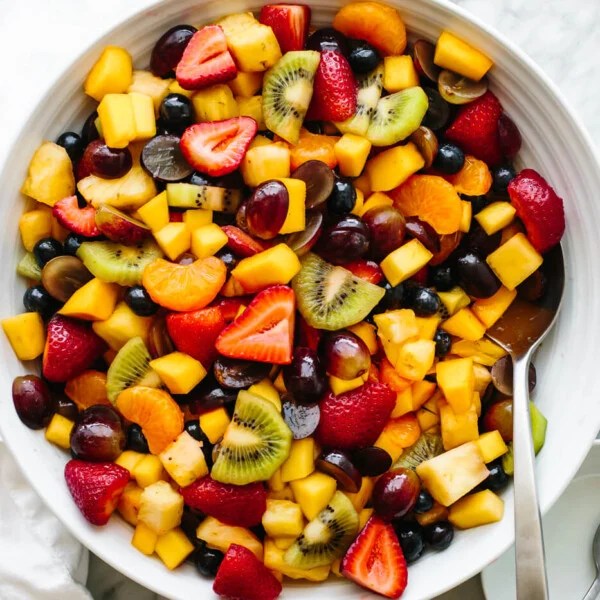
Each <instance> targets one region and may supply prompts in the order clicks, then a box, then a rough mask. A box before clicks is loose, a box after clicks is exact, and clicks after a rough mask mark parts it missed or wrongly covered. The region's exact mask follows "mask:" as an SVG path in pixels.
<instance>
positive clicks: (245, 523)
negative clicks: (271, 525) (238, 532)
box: [180, 475, 267, 527]
mask: <svg viewBox="0 0 600 600" xmlns="http://www.w3.org/2000/svg"><path fill="white" fill-rule="evenodd" d="M180 491H181V495H182V496H183V501H184V502H185V503H186V504H187V505H188V506H189V507H190V508H194V509H196V510H199V511H202V512H203V513H204V514H205V515H210V516H211V517H215V518H216V519H219V521H222V522H223V523H226V524H227V525H234V526H237V527H254V526H255V525H260V522H261V519H262V516H263V515H264V513H265V511H266V510H267V491H266V490H265V486H264V485H263V484H262V483H249V484H248V485H232V484H229V483H220V482H218V481H215V480H214V479H213V478H212V477H210V475H207V476H206V477H202V478H201V479H197V480H196V481H194V483H192V484H191V485H188V486H187V487H184V488H182V489H181V490H180Z"/></svg>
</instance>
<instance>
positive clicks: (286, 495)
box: [269, 483, 296, 502]
mask: <svg viewBox="0 0 600 600" xmlns="http://www.w3.org/2000/svg"><path fill="white" fill-rule="evenodd" d="M269 498H270V499H271V500H288V501H289V502H296V498H294V492H292V488H291V487H290V485H289V484H287V483H286V484H284V486H283V487H282V488H281V489H280V490H277V491H275V490H271V491H270V492H269Z"/></svg>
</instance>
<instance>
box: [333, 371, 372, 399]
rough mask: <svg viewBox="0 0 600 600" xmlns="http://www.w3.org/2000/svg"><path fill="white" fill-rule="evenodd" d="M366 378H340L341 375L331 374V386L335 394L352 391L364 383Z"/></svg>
mask: <svg viewBox="0 0 600 600" xmlns="http://www.w3.org/2000/svg"><path fill="white" fill-rule="evenodd" d="M365 381H366V378H365V377H364V376H361V377H355V378H354V379H340V378H339V377H334V376H333V375H330V376H329V387H330V388H331V391H332V392H333V393H334V395H335V396H339V395H340V394H345V393H346V392H351V391H352V390H355V389H357V388H359V387H360V386H361V385H364V384H365Z"/></svg>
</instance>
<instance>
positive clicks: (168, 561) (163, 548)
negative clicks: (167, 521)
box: [155, 528, 194, 570]
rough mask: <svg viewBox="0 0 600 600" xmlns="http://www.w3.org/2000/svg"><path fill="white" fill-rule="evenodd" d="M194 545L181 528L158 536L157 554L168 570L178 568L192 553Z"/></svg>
mask: <svg viewBox="0 0 600 600" xmlns="http://www.w3.org/2000/svg"><path fill="white" fill-rule="evenodd" d="M193 551H194V545H193V544H192V542H190V540H188V539H187V536H186V535H185V533H183V531H182V530H181V529H179V528H177V529H173V530H172V531H167V533H164V534H163V535H160V536H158V539H157V540H156V547H155V552H156V554H157V555H158V558H160V560H162V561H163V563H164V564H165V565H166V567H167V568H168V569H171V570H173V569H174V568H175V567H178V566H179V565H180V564H181V563H182V562H183V561H184V560H185V559H186V558H187V557H188V556H189V555H190V554H191V553H192V552H193Z"/></svg>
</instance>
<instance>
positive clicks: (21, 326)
mask: <svg viewBox="0 0 600 600" xmlns="http://www.w3.org/2000/svg"><path fill="white" fill-rule="evenodd" d="M2 329H4V333H5V334H6V337H7V338H8V341H9V342H10V345H11V346H12V349H13V351H14V353H15V354H16V355H17V358H19V359H20V360H33V359H34V358H37V357H38V356H40V355H41V354H42V352H43V351H44V344H45V343H46V327H45V326H44V322H43V321H42V317H41V316H40V313H38V312H26V313H21V314H20V315H16V316H14V317H8V318H6V319H3V320H2Z"/></svg>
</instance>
